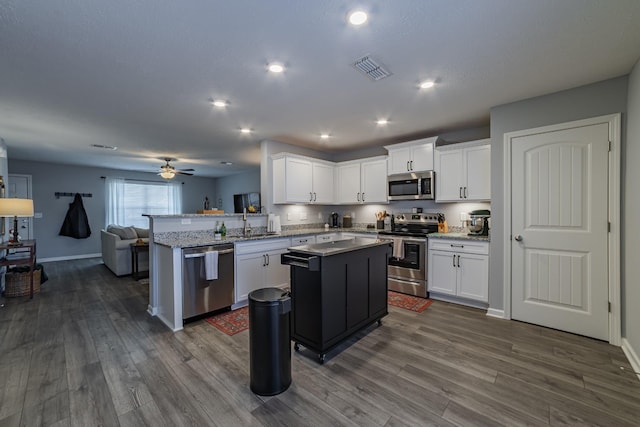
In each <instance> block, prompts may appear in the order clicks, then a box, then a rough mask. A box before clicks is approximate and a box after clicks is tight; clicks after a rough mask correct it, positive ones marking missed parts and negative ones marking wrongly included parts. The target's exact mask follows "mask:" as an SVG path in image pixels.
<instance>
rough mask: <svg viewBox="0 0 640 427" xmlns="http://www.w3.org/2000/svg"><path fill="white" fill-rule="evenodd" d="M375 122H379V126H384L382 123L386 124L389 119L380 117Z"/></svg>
mask: <svg viewBox="0 0 640 427" xmlns="http://www.w3.org/2000/svg"><path fill="white" fill-rule="evenodd" d="M376 123H377V124H379V125H380V126H384V125H386V124H388V123H389V120H387V119H380V120H378V121H377V122H376Z"/></svg>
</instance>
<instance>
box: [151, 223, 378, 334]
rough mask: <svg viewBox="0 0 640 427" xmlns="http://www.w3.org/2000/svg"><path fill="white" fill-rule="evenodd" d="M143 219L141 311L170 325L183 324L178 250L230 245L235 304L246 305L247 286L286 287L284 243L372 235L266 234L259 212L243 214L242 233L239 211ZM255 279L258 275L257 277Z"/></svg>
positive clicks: (316, 231)
mask: <svg viewBox="0 0 640 427" xmlns="http://www.w3.org/2000/svg"><path fill="white" fill-rule="evenodd" d="M148 218H149V228H150V233H149V271H150V273H149V305H148V309H147V311H148V312H149V314H151V315H153V316H157V317H158V318H159V319H160V320H162V322H163V323H165V324H166V325H167V326H168V327H169V328H170V329H171V330H173V331H177V330H180V329H182V327H183V290H182V286H183V249H185V248H197V247H211V248H212V250H215V249H214V248H215V247H216V246H218V245H223V244H224V245H228V244H229V243H232V244H233V245H234V247H235V266H234V271H235V281H236V286H235V303H234V304H233V306H232V308H238V307H241V306H243V305H246V298H247V294H248V293H249V292H250V291H251V290H253V289H252V287H255V288H256V289H257V288H261V287H265V285H266V286H280V287H288V286H289V267H288V266H286V265H281V264H280V254H282V253H285V252H286V251H287V248H288V247H291V246H297V245H301V244H306V243H315V242H316V241H318V242H327V241H333V240H338V239H341V238H353V237H355V236H359V235H360V236H363V235H364V236H367V235H368V236H376V230H373V229H371V230H365V229H351V230H350V232H345V233H341V232H340V231H339V230H335V229H330V230H325V229H324V228H316V227H314V228H306V229H300V228H295V227H294V228H291V229H288V230H287V229H283V231H282V232H281V233H280V234H267V232H266V230H267V228H266V223H267V215H265V214H248V215H247V223H248V224H249V225H250V228H251V230H252V233H251V234H250V235H247V236H243V233H242V231H243V225H244V221H243V219H242V218H243V216H242V214H223V215H203V214H183V215H148ZM222 221H224V222H225V225H226V227H227V230H228V232H227V236H226V237H225V238H223V239H221V240H216V238H215V235H214V232H213V230H214V229H215V228H216V227H217V226H219V225H220V224H221V223H222ZM261 280H264V281H263V282H261Z"/></svg>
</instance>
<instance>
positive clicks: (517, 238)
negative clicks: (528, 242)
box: [513, 234, 522, 242]
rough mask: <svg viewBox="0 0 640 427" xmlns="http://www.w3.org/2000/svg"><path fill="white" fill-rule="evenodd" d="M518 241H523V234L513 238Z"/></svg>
mask: <svg viewBox="0 0 640 427" xmlns="http://www.w3.org/2000/svg"><path fill="white" fill-rule="evenodd" d="M513 239H514V240H515V241H516V242H522V236H521V235H519V234H516V236H515V237H514V238H513Z"/></svg>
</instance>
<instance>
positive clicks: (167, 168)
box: [158, 157, 194, 179]
mask: <svg viewBox="0 0 640 427" xmlns="http://www.w3.org/2000/svg"><path fill="white" fill-rule="evenodd" d="M163 160H164V161H165V162H167V163H166V164H164V165H162V166H160V172H158V175H160V176H161V177H163V178H164V179H173V177H175V176H176V175H189V176H191V175H193V174H192V173H190V172H193V171H194V170H193V169H176V168H175V167H174V166H172V165H170V164H169V162H170V161H172V160H176V159H172V158H171V157H165V158H164V159H163Z"/></svg>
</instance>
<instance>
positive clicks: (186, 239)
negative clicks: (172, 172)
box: [153, 228, 378, 248]
mask: <svg viewBox="0 0 640 427" xmlns="http://www.w3.org/2000/svg"><path fill="white" fill-rule="evenodd" d="M341 232H347V233H371V234H376V233H377V232H378V230H376V229H373V228H329V229H328V230H325V229H324V228H301V229H293V230H285V231H283V232H282V233H279V234H260V235H254V236H249V237H243V236H226V237H224V238H223V239H222V240H215V239H214V236H213V232H212V231H202V230H201V231H184V232H168V233H157V234H156V235H154V238H153V242H154V243H156V244H158V245H162V246H167V247H170V248H192V247H196V246H214V245H222V244H228V243H240V242H248V241H258V240H266V239H278V238H288V237H294V236H304V235H309V234H325V233H341Z"/></svg>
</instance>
